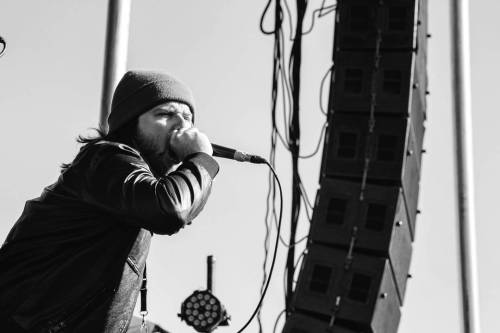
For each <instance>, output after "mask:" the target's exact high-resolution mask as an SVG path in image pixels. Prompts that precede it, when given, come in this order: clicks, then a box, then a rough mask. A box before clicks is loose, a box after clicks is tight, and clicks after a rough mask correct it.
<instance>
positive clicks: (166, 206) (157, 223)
mask: <svg viewBox="0 0 500 333" xmlns="http://www.w3.org/2000/svg"><path fill="white" fill-rule="evenodd" d="M89 149H90V150H94V151H89V152H88V156H89V162H88V165H87V166H88V171H87V172H85V183H86V186H85V188H86V190H85V191H84V200H85V201H88V202H89V203H91V204H94V205H97V206H99V207H101V208H103V209H105V210H107V211H109V212H110V213H113V214H116V215H119V216H121V217H123V220H124V221H129V223H132V224H135V225H137V226H139V227H141V228H145V229H148V230H150V231H151V232H154V233H158V234H169V235H170V234H173V233H176V232H177V231H178V230H179V229H180V228H182V227H184V225H185V224H186V223H189V222H191V221H192V220H193V219H194V218H195V217H196V216H197V215H198V213H199V212H200V211H201V209H202V208H203V206H204V205H205V203H206V201H207V198H208V195H209V194H210V191H211V187H212V180H213V178H214V177H215V176H216V174H217V172H218V170H219V166H218V164H217V162H216V161H215V160H214V159H213V158H212V157H211V156H210V155H208V154H205V153H196V154H193V155H190V156H188V157H187V158H186V159H185V160H184V161H183V162H182V163H181V165H180V166H179V167H178V168H177V170H176V171H174V172H172V173H170V174H168V175H167V176H165V177H161V178H157V177H155V176H154V175H153V174H152V173H151V171H150V169H149V167H148V165H147V164H146V162H145V161H144V160H143V159H142V157H141V156H140V154H139V153H138V152H137V151H136V150H134V149H132V148H130V147H129V146H126V145H122V144H117V143H110V142H103V143H99V144H96V145H95V147H92V148H89ZM84 164H86V163H84Z"/></svg>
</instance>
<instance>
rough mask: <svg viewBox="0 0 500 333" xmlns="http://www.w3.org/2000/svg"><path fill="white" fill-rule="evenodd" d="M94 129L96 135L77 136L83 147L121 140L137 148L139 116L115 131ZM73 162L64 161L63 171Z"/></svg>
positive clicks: (77, 140)
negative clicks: (107, 131) (108, 131)
mask: <svg viewBox="0 0 500 333" xmlns="http://www.w3.org/2000/svg"><path fill="white" fill-rule="evenodd" d="M92 130H94V131H95V132H96V135H93V136H92V135H89V136H83V135H81V134H80V135H78V137H77V138H76V142H78V143H80V144H82V145H83V146H82V147H81V149H83V148H84V147H86V146H87V145H93V144H96V143H97V142H99V141H112V142H119V143H123V144H126V145H128V146H131V147H134V148H135V144H134V142H135V138H136V135H137V118H136V119H133V120H131V121H129V122H128V123H126V124H125V125H123V126H122V127H120V128H119V129H117V130H116V131H114V132H113V133H106V132H105V131H104V130H102V129H101V128H93V129H92ZM80 151H81V150H80ZM71 164H72V163H62V164H61V171H62V172H64V171H66V170H67V169H68V168H69V167H70V166H71Z"/></svg>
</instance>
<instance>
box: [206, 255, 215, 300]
mask: <svg viewBox="0 0 500 333" xmlns="http://www.w3.org/2000/svg"><path fill="white" fill-rule="evenodd" d="M214 264H215V259H214V256H212V255H210V256H207V290H208V291H210V292H212V291H213V287H214V286H213V284H214V280H213V275H214Z"/></svg>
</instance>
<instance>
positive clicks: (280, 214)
mask: <svg viewBox="0 0 500 333" xmlns="http://www.w3.org/2000/svg"><path fill="white" fill-rule="evenodd" d="M265 163H266V164H267V166H268V167H269V169H270V170H271V172H272V173H273V175H274V179H275V181H276V183H277V184H278V190H279V196H280V210H279V222H278V230H277V231H276V232H277V234H278V235H279V234H280V231H281V219H282V215H283V190H282V189H281V183H280V180H279V178H278V175H277V174H276V171H275V170H274V168H273V166H272V165H271V164H270V163H269V162H268V161H266V162H265ZM278 244H279V237H278V236H276V241H275V243H274V250H273V251H274V252H273V258H272V261H271V267H270V268H269V277H268V278H267V281H266V284H265V287H264V289H263V291H262V293H261V296H260V299H259V303H257V306H256V307H255V310H254V312H253V313H252V315H251V316H250V318H249V319H248V321H247V322H246V323H245V325H243V327H242V328H241V329H239V330H238V332H237V333H241V332H243V331H244V330H245V329H246V328H247V326H248V325H249V324H250V323H251V322H252V320H253V319H254V318H255V316H256V314H257V312H259V311H260V309H261V306H262V302H263V301H264V297H265V296H266V293H267V289H268V287H269V283H270V282H271V277H272V274H273V270H274V264H275V263H276V255H277V253H278Z"/></svg>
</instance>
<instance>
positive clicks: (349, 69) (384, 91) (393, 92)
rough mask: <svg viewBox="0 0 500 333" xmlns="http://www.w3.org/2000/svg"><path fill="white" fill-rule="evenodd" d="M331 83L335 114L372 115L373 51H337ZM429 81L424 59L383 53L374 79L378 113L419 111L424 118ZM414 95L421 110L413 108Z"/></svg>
mask: <svg viewBox="0 0 500 333" xmlns="http://www.w3.org/2000/svg"><path fill="white" fill-rule="evenodd" d="M334 62H335V66H336V67H335V72H334V79H333V80H332V82H333V83H332V88H333V89H332V92H331V93H332V94H333V100H332V107H333V111H331V112H334V113H349V112H354V113H369V112H370V108H371V106H372V104H373V100H372V77H373V74H374V63H375V53H374V52H336V54H335V57H334ZM426 89H427V79H426V72H425V59H424V57H423V55H422V56H421V55H420V54H416V53H414V52H394V53H382V54H381V58H380V63H379V69H378V70H377V71H376V77H375V90H374V93H375V101H374V102H375V107H374V108H375V110H374V111H375V114H383V115H384V114H385V115H386V114H392V115H400V116H408V115H409V114H410V112H413V113H415V112H419V113H422V114H421V115H415V117H417V118H421V119H425V115H424V113H425V93H426ZM412 95H418V96H419V97H420V98H421V105H422V108H419V109H410V105H411V98H412Z"/></svg>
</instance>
